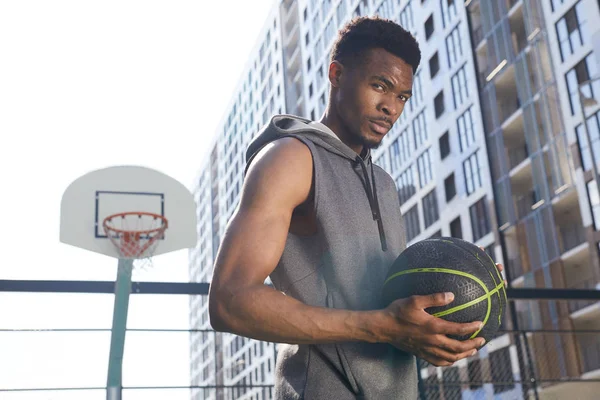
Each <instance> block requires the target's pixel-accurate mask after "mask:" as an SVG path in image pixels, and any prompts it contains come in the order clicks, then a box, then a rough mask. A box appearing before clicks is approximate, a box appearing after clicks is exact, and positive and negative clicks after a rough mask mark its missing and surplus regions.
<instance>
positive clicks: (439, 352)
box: [421, 347, 477, 366]
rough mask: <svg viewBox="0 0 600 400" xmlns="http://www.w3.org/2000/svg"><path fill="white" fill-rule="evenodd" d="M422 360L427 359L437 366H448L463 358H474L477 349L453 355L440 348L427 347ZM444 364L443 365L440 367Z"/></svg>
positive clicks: (424, 349)
mask: <svg viewBox="0 0 600 400" xmlns="http://www.w3.org/2000/svg"><path fill="white" fill-rule="evenodd" d="M421 352H422V358H425V359H426V360H427V361H429V360H431V361H429V362H430V363H432V364H434V365H437V366H448V365H452V364H454V363H455V362H457V361H459V360H462V359H463V358H467V357H471V356H474V355H475V354H476V353H477V350H476V349H471V350H469V351H466V352H463V353H452V352H448V351H446V350H443V349H440V348H439V347H426V348H423V349H422V351H421ZM439 364H442V365H439Z"/></svg>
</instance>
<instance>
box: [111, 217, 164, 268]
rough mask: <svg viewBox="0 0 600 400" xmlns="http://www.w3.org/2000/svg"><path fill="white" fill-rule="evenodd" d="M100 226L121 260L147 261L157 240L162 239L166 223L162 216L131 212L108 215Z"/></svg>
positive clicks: (156, 244)
mask: <svg viewBox="0 0 600 400" xmlns="http://www.w3.org/2000/svg"><path fill="white" fill-rule="evenodd" d="M102 226H103V227H104V232H106V236H107V237H108V238H109V239H110V240H111V242H112V243H113V244H114V245H115V247H116V248H117V250H118V251H119V254H120V255H121V258H123V259H147V260H148V261H149V260H150V259H151V258H152V255H153V254H154V250H155V249H156V247H157V246H158V243H159V239H161V238H163V234H164V232H165V230H166V229H167V227H168V221H167V219H166V218H165V217H163V216H162V215H158V214H153V213H149V212H138V211H131V212H124V213H119V214H113V215H109V216H108V217H106V218H105V219H104V221H103V223H102Z"/></svg>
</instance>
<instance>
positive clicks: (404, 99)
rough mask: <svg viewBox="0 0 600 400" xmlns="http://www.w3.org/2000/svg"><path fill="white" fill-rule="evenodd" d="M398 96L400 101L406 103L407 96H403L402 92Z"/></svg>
mask: <svg viewBox="0 0 600 400" xmlns="http://www.w3.org/2000/svg"><path fill="white" fill-rule="evenodd" d="M398 98H399V99H400V100H402V102H403V103H406V102H407V101H408V97H407V96H405V95H403V94H401V95H400V96H399V97H398Z"/></svg>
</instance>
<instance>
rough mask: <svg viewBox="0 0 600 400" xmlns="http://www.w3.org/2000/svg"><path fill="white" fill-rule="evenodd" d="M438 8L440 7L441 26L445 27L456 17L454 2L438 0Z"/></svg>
mask: <svg viewBox="0 0 600 400" xmlns="http://www.w3.org/2000/svg"><path fill="white" fill-rule="evenodd" d="M440 8H441V9H442V26H443V27H444V28H446V26H447V25H450V22H451V21H452V19H453V18H454V17H456V3H455V1H454V0H440Z"/></svg>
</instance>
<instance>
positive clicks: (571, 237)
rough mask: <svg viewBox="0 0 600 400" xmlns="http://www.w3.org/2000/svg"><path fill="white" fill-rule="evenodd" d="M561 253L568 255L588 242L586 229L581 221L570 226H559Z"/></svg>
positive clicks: (557, 228)
mask: <svg viewBox="0 0 600 400" xmlns="http://www.w3.org/2000/svg"><path fill="white" fill-rule="evenodd" d="M556 230H557V231H558V240H559V246H560V252H561V253H566V252H568V251H569V250H571V249H574V248H575V247H577V246H579V245H580V244H583V243H585V242H586V237H585V229H584V228H583V226H582V222H581V220H579V221H577V222H575V223H571V224H569V225H564V226H560V225H559V226H557V227H556Z"/></svg>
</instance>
